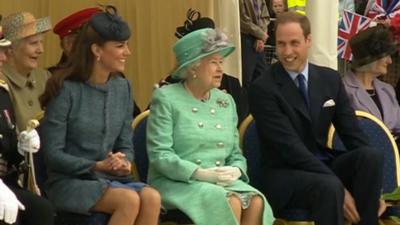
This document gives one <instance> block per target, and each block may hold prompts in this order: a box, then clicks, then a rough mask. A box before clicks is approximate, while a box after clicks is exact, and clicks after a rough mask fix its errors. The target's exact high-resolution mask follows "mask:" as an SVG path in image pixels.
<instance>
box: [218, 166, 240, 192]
mask: <svg viewBox="0 0 400 225" xmlns="http://www.w3.org/2000/svg"><path fill="white" fill-rule="evenodd" d="M215 172H217V174H218V180H217V184H218V185H220V186H223V187H225V186H229V185H231V184H232V183H233V182H235V181H236V180H237V179H239V177H241V176H242V172H240V169H239V168H237V167H233V166H221V167H216V168H215Z"/></svg>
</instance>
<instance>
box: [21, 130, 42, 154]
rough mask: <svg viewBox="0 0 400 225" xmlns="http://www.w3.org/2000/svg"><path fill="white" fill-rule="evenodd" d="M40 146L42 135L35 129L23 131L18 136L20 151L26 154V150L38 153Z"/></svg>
mask: <svg viewBox="0 0 400 225" xmlns="http://www.w3.org/2000/svg"><path fill="white" fill-rule="evenodd" d="M39 148H40V137H39V134H38V132H37V131H36V130H35V129H32V130H30V131H26V130H24V131H22V132H21V133H20V134H19V137H18V152H19V154H21V155H24V154H25V153H26V152H32V153H36V152H37V151H39Z"/></svg>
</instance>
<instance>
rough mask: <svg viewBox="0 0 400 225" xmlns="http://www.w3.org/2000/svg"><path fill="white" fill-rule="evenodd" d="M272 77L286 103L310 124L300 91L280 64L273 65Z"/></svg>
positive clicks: (308, 114)
mask: <svg viewBox="0 0 400 225" xmlns="http://www.w3.org/2000/svg"><path fill="white" fill-rule="evenodd" d="M273 76H274V80H275V81H276V83H277V84H278V85H279V87H280V90H281V93H282V95H283V96H284V97H285V99H286V100H287V101H288V103H289V104H290V105H291V106H293V108H295V109H296V110H297V111H299V112H300V113H301V114H302V115H303V116H304V117H305V118H306V119H308V120H309V121H310V122H311V118H310V113H309V112H308V108H307V105H306V103H305V102H304V99H303V97H302V96H301V93H300V91H299V90H298V88H297V87H296V85H295V84H294V82H293V80H292V78H291V77H290V75H289V74H288V73H287V72H286V70H285V69H284V68H283V66H282V65H281V64H280V63H277V64H276V65H274V68H273Z"/></svg>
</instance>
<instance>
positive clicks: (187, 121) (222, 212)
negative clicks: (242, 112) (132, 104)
mask: <svg viewBox="0 0 400 225" xmlns="http://www.w3.org/2000/svg"><path fill="white" fill-rule="evenodd" d="M236 124H237V114H236V109H235V103H234V101H233V99H232V97H231V96H230V95H229V94H226V93H225V92H223V91H220V90H218V89H212V90H211V92H210V99H209V100H208V101H206V102H202V101H199V100H197V99H195V98H194V97H193V96H192V95H191V94H190V93H188V92H187V91H186V90H185V88H184V87H183V85H182V83H177V84H172V85H168V86H165V87H162V88H160V89H157V90H155V92H154V94H153V98H152V102H151V108H150V116H149V119H148V124H147V151H148V155H149V160H150V166H149V175H148V182H149V183H150V185H152V186H153V187H155V188H156V189H157V190H158V191H159V192H160V193H161V197H162V203H163V205H164V206H165V207H166V208H167V209H175V208H177V209H179V210H181V211H183V212H184V213H185V214H186V215H188V216H189V217H190V218H191V220H192V221H193V222H194V223H195V224H196V225H235V224H238V222H237V221H236V219H235V216H234V214H233V212H232V210H231V208H230V205H229V203H228V201H227V196H228V195H229V194H230V193H232V192H237V193H242V192H253V193H258V194H259V195H260V196H262V197H263V198H264V214H263V225H268V224H272V223H273V220H274V218H273V215H272V211H271V208H270V206H269V204H268V202H267V201H266V200H265V197H264V196H263V195H262V194H261V193H260V192H259V191H258V190H256V189H255V188H253V187H251V186H250V185H248V184H247V182H248V177H247V175H246V159H245V158H244V157H243V155H242V154H241V150H240V147H239V136H238V131H237V128H236ZM215 166H235V167H238V168H240V170H241V172H242V176H241V177H240V179H239V180H237V181H235V182H234V183H233V184H232V185H230V186H227V187H221V186H219V185H216V184H211V183H207V182H202V181H197V180H194V179H193V178H192V175H193V173H194V171H195V170H196V169H197V168H199V167H201V168H210V167H215Z"/></svg>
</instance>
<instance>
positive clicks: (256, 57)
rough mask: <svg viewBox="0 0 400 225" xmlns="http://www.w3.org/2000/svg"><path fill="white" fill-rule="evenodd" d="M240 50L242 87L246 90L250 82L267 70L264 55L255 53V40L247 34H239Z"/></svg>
mask: <svg viewBox="0 0 400 225" xmlns="http://www.w3.org/2000/svg"><path fill="white" fill-rule="evenodd" d="M240 39H241V48H242V86H243V87H244V88H248V87H249V86H250V84H251V82H252V81H253V80H254V79H256V78H257V77H259V76H260V75H262V73H263V71H264V70H265V69H266V68H267V62H266V59H265V53H264V51H262V52H256V50H255V48H254V43H255V41H256V39H255V38H254V37H252V36H251V35H248V34H243V33H241V34H240Z"/></svg>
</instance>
